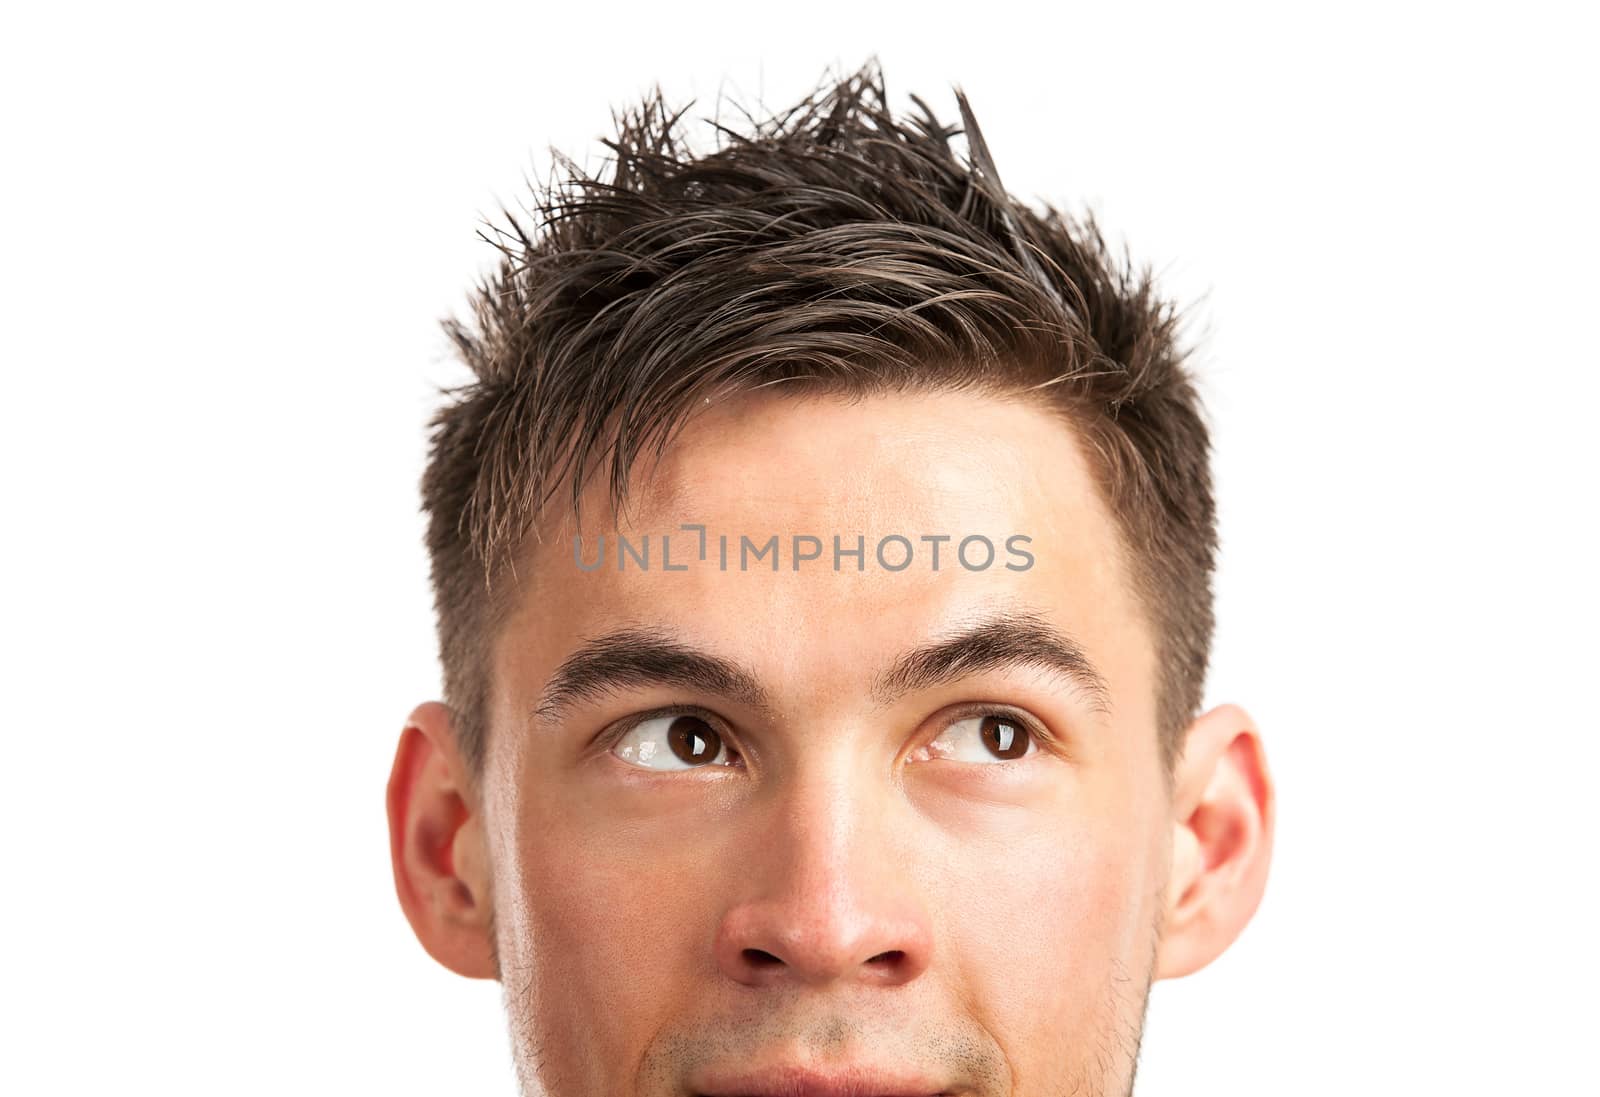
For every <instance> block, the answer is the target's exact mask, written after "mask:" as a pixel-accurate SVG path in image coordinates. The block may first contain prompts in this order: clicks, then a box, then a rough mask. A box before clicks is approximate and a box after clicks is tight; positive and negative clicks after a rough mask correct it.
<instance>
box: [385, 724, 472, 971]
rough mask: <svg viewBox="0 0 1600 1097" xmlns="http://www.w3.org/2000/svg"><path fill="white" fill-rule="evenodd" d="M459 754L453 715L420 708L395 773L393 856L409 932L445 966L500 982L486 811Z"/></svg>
mask: <svg viewBox="0 0 1600 1097" xmlns="http://www.w3.org/2000/svg"><path fill="white" fill-rule="evenodd" d="M475 800H476V796H475V795H474V793H473V791H472V787H471V784H470V783H469V781H468V780H467V770H466V767H465V765H464V764H463V762H462V759H461V756H460V753H459V752H458V750H457V749H456V735H455V727H454V725H453V723H452V721H451V718H450V710H449V709H448V708H447V707H445V706H444V705H442V704H439V703H438V702H436V701H430V702H428V703H426V704H423V705H419V706H418V707H417V709H416V710H415V711H414V712H412V714H411V716H410V718H409V719H408V720H407V721H406V726H405V730H404V731H402V732H401V733H400V745H399V747H398V748H397V749H396V750H395V755H394V769H393V771H391V772H390V774H389V794H388V806H389V857H390V859H391V860H392V861H393V863H394V886H395V890H396V891H397V892H398V893H399V896H400V907H401V909H402V910H404V911H405V914H406V918H407V920H409V921H410V923H411V929H412V931H413V932H415V933H416V935H417V940H419V941H421V942H422V947H423V948H424V949H426V950H427V951H428V955H429V956H432V957H433V958H434V959H435V960H437V961H439V963H441V964H443V965H444V966H445V967H447V968H449V969H450V970H451V971H454V972H456V973H457V974H460V975H466V976H469V977H471V978H475V979H494V978H498V977H499V971H498V965H497V963H496V961H495V951H494V928H493V927H494V922H493V903H492V901H491V897H490V890H489V883H490V878H489V870H488V865H489V863H488V858H487V857H486V856H485V844H484V835H483V818H482V812H481V810H480V809H479V808H478V806H477V805H476V803H475Z"/></svg>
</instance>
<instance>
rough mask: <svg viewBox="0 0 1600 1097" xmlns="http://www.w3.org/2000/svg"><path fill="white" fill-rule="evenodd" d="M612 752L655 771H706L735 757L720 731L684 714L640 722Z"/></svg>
mask: <svg viewBox="0 0 1600 1097" xmlns="http://www.w3.org/2000/svg"><path fill="white" fill-rule="evenodd" d="M611 751H612V753H613V754H615V755H616V756H617V757H619V758H621V759H622V760H623V761H625V762H628V763H630V764H631V765H635V766H638V767H640V768H641V769H655V770H685V769H705V768H706V767H707V766H708V765H710V764H711V763H712V762H714V761H715V760H716V759H717V758H719V757H724V756H728V755H730V754H731V752H730V751H729V750H728V749H727V748H726V747H725V746H723V743H722V736H721V735H720V734H719V733H718V732H717V729H716V728H714V727H712V726H711V724H710V723H709V722H708V721H706V720H704V719H702V718H700V717H699V716H695V715H693V714H692V713H684V712H673V713H666V714H663V715H661V716H650V717H646V718H645V719H643V720H640V721H639V722H638V723H637V724H634V725H633V726H632V727H630V728H628V730H627V731H625V732H623V734H622V736H621V737H620V738H619V739H618V740H617V743H616V745H615V746H613V747H612V748H611ZM723 764H724V765H726V764H728V763H726V762H724V763H723Z"/></svg>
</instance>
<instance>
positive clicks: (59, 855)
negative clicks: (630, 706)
mask: <svg viewBox="0 0 1600 1097" xmlns="http://www.w3.org/2000/svg"><path fill="white" fill-rule="evenodd" d="M1579 10H1580V9H1579V6H1578V5H1576V4H1573V5H1570V6H1568V7H1565V8H1558V7H1554V6H1548V5H1547V6H1530V5H1528V4H1518V5H1511V4H1504V5H1499V6H1493V7H1484V6H1476V5H1464V4H1452V5H1443V4H1441V5H1438V6H1431V7H1420V6H1407V5H1400V6H1396V5H1383V6H1378V5H1372V6H1364V5H1357V4H1348V3H1344V4H1339V5H1326V6H1323V7H1321V8H1318V9H1312V8H1310V7H1309V6H1305V7H1291V6H1289V5H1274V6H1262V7H1260V8H1255V9H1239V8H1230V9H1218V8H1209V7H1208V8H1205V9H1204V10H1202V8H1201V7H1200V6H1198V5H1172V6H1170V7H1147V6H1140V5H1130V4H1121V5H1116V6H1112V5H1109V4H1108V5H1104V6H1094V7H1089V6H1080V5H1072V4H1055V5H1048V6H1045V7H1040V8H1024V7H1023V6H1022V5H1020V4H1016V5H1013V4H1005V3H996V2H989V3H982V4H959V5H935V4H927V3H924V4H917V5H907V6H905V7H903V8H901V9H899V10H892V9H891V6H889V5H870V4H864V3H860V2H853V3H845V4H841V3H824V2H819V0H808V2H807V3H805V4H793V5H791V4H773V5H755V4H748V3H747V4H729V5H726V6H720V7H719V6H715V5H688V4H655V5H649V6H648V7H641V8H639V9H637V10H634V9H631V8H629V7H628V6H627V5H624V6H621V7H616V6H613V5H607V4H567V5H561V6H560V8H559V9H558V8H557V7H556V6H554V5H535V4H517V5H511V4H508V5H501V6H492V5H474V4H464V3H453V4H450V5H444V4H439V5H436V6H432V7H427V8H419V7H411V6H404V5H396V4H383V5H379V4H372V5H362V6H356V5H339V4H301V3H276V4H271V5H259V6H255V7H246V6H244V5H224V4H194V5H189V6H182V7H179V6H175V5H171V4H162V5H149V4H128V5H93V6H84V5H69V4H58V5H50V6H49V9H48V12H47V13H46V12H45V6H44V5H36V6H33V7H31V8H30V9H29V10H27V11H14V12H12V13H11V14H8V15H6V16H5V17H4V27H3V29H0V92H3V96H4V103H5V107H4V122H3V125H4V138H3V140H4V147H3V149H0V160H3V161H4V165H5V166H4V167H3V169H0V186H3V188H4V200H3V203H0V218H3V226H0V227H3V238H0V252H3V260H0V262H3V279H4V284H3V290H4V297H3V301H4V306H3V335H0V354H3V366H4V371H3V375H0V376H3V378H4V397H3V401H4V402H3V405H0V406H3V409H4V420H3V421H4V430H3V431H0V447H3V449H0V469H3V473H0V475H3V476H4V485H3V495H0V499H3V503H4V508H5V512H4V525H3V539H0V553H3V560H4V567H3V579H0V582H3V584H4V586H3V605H0V616H3V620H4V631H3V643H4V651H3V657H4V658H3V662H0V667H3V674H4V707H3V709H0V712H3V714H4V716H5V718H6V722H7V724H8V726H7V727H6V728H5V729H4V733H3V739H0V742H3V743H4V753H3V755H0V757H3V761H4V774H5V778H6V780H5V782H4V786H5V788H4V794H3V796H0V813H3V816H0V826H3V830H0V833H3V836H4V849H5V853H4V858H3V862H0V863H3V866H4V868H3V879H4V884H3V888H4V898H3V902H0V919H3V921H4V926H3V930H4V932H3V941H4V945H3V947H4V957H3V974H0V995H3V1000H0V1008H3V1011H4V1018H3V1020H4V1025H3V1030H0V1047H3V1049H4V1050H3V1051H0V1090H3V1091H4V1092H6V1093H9V1094H45V1093H48V1094H55V1093H60V1094H68V1093H71V1094H91V1093H112V1092H119V1093H123V1092H127V1093H152V1094H155V1093H160V1094H215V1093H228V1094H278V1093H286V1092H303V1093H316V1094H362V1093H374V1094H379V1093H381V1094H385V1095H387V1097H401V1095H406V1094H437V1093H443V1092H448V1093H459V1094H468V1093H471V1094H486V1095H487V1094H507V1095H510V1094H511V1093H512V1092H513V1084H512V1079H511V1073H510V1067H509V1051H508V1045H507V1041H506V1038H505V1034H504V1029H503V1019H502V1012H501V1007H500V1002H499V998H498V988H497V986H496V985H494V984H492V983H473V982H468V981H465V980H461V979H458V978H456V977H454V976H452V975H450V974H448V973H447V972H445V971H444V970H443V969H442V968H439V967H437V966H435V965H434V964H433V962H432V961H431V960H429V959H428V958H427V957H426V955H425V954H424V953H423V952H422V950H421V948H420V947H419V946H418V945H417V944H416V943H415V941H414V939H413V938H412V937H411V934H410V931H409V929H408V928H407V926H406V924H405V922H404V920H403V918H402V916H401V914H400V911H399V908H398V905H397V903H396V902H395V900H394V897H393V892H392V885H391V880H390V869H389V862H388V855H387V838H386V831H385V823H384V814H383V787H384V782H385V779H386V777H387V773H388V766H389V762H390V757H391V752H392V750H393V747H394V743H395V740H396V737H397V736H398V733H399V731H400V728H401V723H402V721H403V719H404V717H405V715H406V713H407V712H408V711H409V710H410V708H411V707H412V705H414V704H415V703H416V702H418V701H421V700H424V699H427V698H430V697H434V696H436V695H437V694H438V689H439V684H438V682H439V680H438V668H437V664H436V661H435V652H434V648H433V640H434V637H433V631H432V629H433V621H432V616H431V602H430V594H429V591H428V588H427V561H426V557H425V555H424V551H423V547H422V541H421V535H422V521H421V518H420V516H419V514H418V513H417V479H418V477H419V475H420V473H421V468H422V460H423V455H424V424H425V421H426V417H427V414H428V412H429V410H430V409H431V408H432V407H433V406H434V403H435V400H436V398H435V394H434V390H433V388H432V386H433V385H434V384H435V383H450V382H454V381H457V380H459V379H460V378H461V374H460V373H459V372H457V368H456V367H454V366H453V365H452V364H451V363H450V362H449V360H448V348H447V345H446V341H445V339H444V336H443V335H442V334H441V332H440V330H439V328H438V320H439V319H440V318H441V317H443V316H445V315H446V314H448V313H451V312H453V311H458V310H460V309H461V307H462V306H463V304H464V302H465V300H466V292H467V290H468V288H469V286H470V285H471V283H472V281H473V280H474V279H475V278H476V277H477V276H478V275H479V274H480V273H481V272H483V271H485V270H487V269H488V267H489V264H490V263H491V261H492V259H493V252H492V249H490V247H489V246H488V245H487V244H485V243H483V242H481V241H479V240H478V239H477V238H476V236H475V233H476V231H477V229H478V228H479V225H480V220H481V219H482V218H484V217H490V216H493V215H494V214H495V213H496V210H497V208H498V205H499V203H500V202H505V203H507V204H508V205H510V204H515V203H517V202H519V201H520V200H521V199H522V198H523V197H524V196H525V194H526V193H527V191H526V187H525V177H531V178H534V179H542V178H544V176H545V172H546V170H547V169H548V165H549V156H548V153H547V151H546V149H547V146H548V145H555V146H556V147H557V148H559V149H562V150H564V151H566V152H568V153H569V154H571V155H572V156H573V157H574V158H575V159H577V160H578V161H579V162H580V163H584V164H586V165H588V166H591V167H594V166H598V164H599V163H600V160H601V157H602V156H603V154H604V151H605V150H604V149H603V148H602V147H601V146H600V144H599V138H600V137H601V136H603V135H605V134H607V133H608V132H610V127H611V112H612V110H613V108H623V107H627V106H629V105H631V104H632V103H633V102H635V101H636V100H638V99H639V98H640V97H641V96H642V95H643V94H644V93H645V92H646V91H647V90H648V88H649V87H650V85H651V84H652V83H653V82H655V81H659V82H660V83H661V85H662V87H663V88H664V89H665V90H666V91H667V92H668V94H669V97H670V98H671V99H673V100H674V101H675V102H679V103H681V102H683V101H686V100H687V99H689V98H696V99H697V103H696V106H695V108H693V109H692V110H691V112H690V116H691V117H703V116H710V115H712V114H713V113H714V111H715V108H716V97H717V93H718V91H719V89H720V90H723V91H726V92H727V93H728V95H729V96H730V97H733V98H735V99H741V100H742V101H745V102H752V101H753V100H755V99H756V98H757V97H759V98H760V99H761V101H763V102H765V103H767V104H768V105H770V106H772V107H774V108H776V107H782V106H786V105H788V104H790V103H791V102H793V101H794V100H796V99H798V98H799V96H800V95H801V94H803V93H804V92H806V91H808V90H810V89H811V88H812V87H813V86H814V85H815V84H816V82H817V81H818V80H819V79H820V78H821V77H822V76H823V74H824V70H825V69H826V68H828V67H829V66H835V67H838V68H842V69H845V70H848V69H853V68H854V67H855V66H856V65H858V64H860V63H861V62H862V61H864V60H865V59H866V58H867V57H868V56H869V55H871V54H873V53H876V54H877V55H878V57H879V58H880V60H881V61H882V64H883V68H884V72H885V76H886V79H887V81H888V88H889V92H890V94H891V96H893V97H894V105H895V106H896V107H897V108H899V109H906V110H909V109H910V106H911V104H910V101H909V98H907V95H908V93H910V92H916V93H917V94H919V95H921V96H922V97H923V98H924V99H926V100H927V101H928V102H929V103H930V105H932V106H933V107H934V108H935V110H936V111H938V112H939V113H940V115H941V117H943V118H944V119H945V120H946V121H950V122H955V123H958V122H959V114H958V113H957V110H956V106H955V101H954V97H953V95H952V94H951V92H950V86H951V85H952V84H959V85H960V86H961V87H963V88H964V90H965V91H966V92H967V93H968V94H969V96H970V97H971V99H972V102H973V105H974V108H975V110H976V112H977V116H978V118H979V120H980V122H981V123H982V125H983V127H984V130H985V134H986V136H987V138H988V141H989V144H990V147H991V149H992V151H993V153H994V155H995V158H996V161H997V163H998V165H999V168H1000V170H1001V173H1002V176H1003V178H1004V180H1005V182H1006V184H1007V185H1008V187H1009V188H1010V189H1011V190H1012V191H1013V192H1014V193H1017V194H1018V195H1019V196H1022V197H1024V198H1025V199H1028V200H1041V199H1047V200H1050V201H1053V202H1056V203H1058V204H1062V205H1064V206H1066V207H1067V208H1068V209H1069V210H1073V211H1081V210H1082V209H1083V208H1084V205H1085V204H1089V205H1091V206H1092V207H1093V208H1094V209H1095V210H1096V211H1097V213H1098V214H1099V216H1100V217H1101V219H1102V221H1103V223H1104V225H1105V227H1106V228H1107V230H1108V232H1109V233H1110V235H1111V237H1112V239H1113V240H1115V241H1121V240H1126V241H1127V243H1128V244H1129V246H1130V248H1131V249H1132V252H1133V254H1134V256H1135V257H1136V258H1138V259H1141V260H1144V261H1148V262H1150V263H1151V264H1153V265H1154V266H1155V268H1156V269H1157V271H1158V272H1159V273H1160V274H1161V275H1162V277H1163V278H1164V285H1165V288H1166V290H1167V292H1169V293H1170V294H1172V295H1173V296H1176V297H1178V298H1179V299H1180V300H1184V301H1191V302H1195V301H1198V302H1199V304H1198V306H1197V308H1196V309H1195V312H1194V316H1195V321H1194V324H1193V325H1192V329H1191V330H1192V332H1193V334H1194V336H1195V339H1196V341H1197V342H1199V344H1200V349H1199V352H1198V355H1197V359H1196V361H1197V363H1198V365H1199V367H1200V368H1201V370H1202V371H1203V375H1204V393H1205V397H1206V399H1207V401H1208V403H1209V407H1210V409H1211V417H1212V421H1213V424H1214V427H1213V429H1214V432H1215V442H1216V470H1217V476H1218V480H1219V490H1220V506H1221V523H1222V536H1223V555H1222V565H1221V570H1220V574H1219V577H1218V583H1219V586H1218V614H1219V618H1220V627H1219V632H1218V635H1217V641H1216V651H1215V661H1214V670H1213V675H1212V678H1211V683H1210V688H1209V691H1208V695H1209V700H1210V701H1212V702H1217V701H1222V700H1234V701H1238V702H1241V703H1243V704H1244V705H1245V706H1246V707H1247V708H1248V709H1249V710H1250V711H1251V712H1252V714H1253V715H1255V716H1256V718H1257V719H1258V720H1259V722H1260V723H1261V725H1262V727H1263V729H1264V731H1265V733H1266V736H1267V744H1268V757H1269V760H1270V762H1271V764H1272V767H1273V770H1274V773H1275V775H1276V777H1277V780H1278V783H1279V794H1280V797H1281V817H1280V820H1279V831H1278V840H1277V849H1276V858H1275V862H1274V866H1273V869H1272V875H1271V879H1270V882H1269V885H1268V890H1267V895H1266V898H1265V901H1264V903H1263V905H1262V907H1261V909H1260V912H1259V914H1258V916H1257V918H1256V920H1255V922H1254V923H1252V924H1251V926H1250V927H1249V928H1248V929H1247V930H1246V931H1245V933H1244V935H1243V937H1242V938H1241V939H1240V940H1239V942H1238V943H1237V945H1236V946H1235V947H1234V949H1233V950H1232V951H1230V952H1229V953H1228V954H1226V955H1225V956H1223V957H1222V958H1221V959H1220V960H1219V961H1217V962H1216V963H1215V964H1214V965H1213V966H1212V967H1211V968H1209V969H1207V970H1205V971H1203V972H1201V973H1199V974H1197V975H1195V976H1192V977H1190V978H1188V979H1185V980H1181V981H1178V982H1174V983H1161V984H1157V986H1156V989H1155V991H1154V996H1153V999H1152V1004H1151V1009H1150V1017H1149V1025H1148V1028H1147V1031H1146V1038H1145V1051H1144V1056H1143V1060H1142V1067H1141V1077H1140V1086H1139V1093H1140V1094H1141V1095H1142V1097H1179V1095H1183V1097H1190V1095H1200V1094H1230V1095H1238V1094H1263V1095H1266V1094H1272V1095H1278V1094H1296V1095H1314V1094H1330V1095H1333V1094H1339V1095H1344V1094H1353V1093H1361V1094H1365V1093H1381V1094H1408V1095H1409V1094H1421V1093H1441V1094H1443V1093H1449V1094H1507V1093H1552V1094H1556V1093H1559V1094H1567V1093H1594V1092H1597V1083H1596V1071H1595V1068H1594V1065H1593V1056H1592V1049H1593V1043H1592V1035H1593V1031H1594V1027H1595V1023H1596V1021H1597V1010H1596V1008H1595V1006H1594V1000H1593V995H1594V992H1595V990H1596V983H1597V976H1600V963H1597V956H1596V946H1595V935H1594V931H1593V919H1594V909H1595V898H1596V894H1595V892H1596V888H1595V884H1594V866H1595V858H1594V852H1593V846H1594V839H1595V837H1596V827H1595V824H1594V816H1593V810H1592V804H1593V797H1592V793H1593V788H1594V778H1595V774H1596V764H1597V762H1600V750H1597V747H1596V739H1597V735H1600V726H1597V723H1600V722H1597V720H1596V716H1595V709H1594V696H1595V695H1594V683H1595V681H1596V679H1595V676H1594V673H1593V663H1594V657H1595V655H1596V644H1595V640H1594V636H1595V631H1596V623H1595V622H1596V612H1597V610H1600V604H1597V603H1600V599H1597V597H1596V583H1595V580H1594V577H1593V575H1594V570H1593V569H1594V560H1595V559H1597V558H1600V552H1597V548H1600V546H1597V545H1596V537H1595V533H1594V529H1593V519H1594V511H1595V503H1594V488H1593V480H1594V475H1595V471H1596V462H1595V458H1594V452H1595V450H1594V442H1593V436H1594V423H1595V410H1594V408H1595V405H1594V401H1595V398H1596V396H1597V395H1600V386H1597V382H1596V369H1597V366H1600V362H1597V360H1596V359H1597V355H1596V351H1595V345H1596V335H1595V325H1594V315H1595V313H1594V299H1595V291H1596V282H1597V279H1596V277H1595V267H1596V260H1597V256H1600V232H1597V217H1596V212H1595V210H1596V202H1595V195H1596V194H1597V193H1600V180H1597V178H1596V170H1595V166H1594V161H1593V154H1594V150H1595V137H1594V126H1595V105H1596V102H1597V101H1600V95H1597V87H1596V82H1597V81H1596V78H1595V76H1594V45H1595V36H1594V34H1593V28H1592V27H1588V26H1584V25H1581V20H1580V18H1579V15H1578V13H1579Z"/></svg>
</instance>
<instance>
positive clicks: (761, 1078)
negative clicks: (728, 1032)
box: [692, 1065, 956, 1097]
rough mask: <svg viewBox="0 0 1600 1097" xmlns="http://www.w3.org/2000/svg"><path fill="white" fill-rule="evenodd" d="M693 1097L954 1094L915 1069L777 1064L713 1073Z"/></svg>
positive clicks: (934, 1096)
mask: <svg viewBox="0 0 1600 1097" xmlns="http://www.w3.org/2000/svg"><path fill="white" fill-rule="evenodd" d="M692 1097H956V1093H955V1091H954V1090H951V1089H950V1088H948V1087H947V1086H944V1085H942V1084H940V1083H939V1082H936V1081H933V1080H932V1079H929V1078H927V1077H925V1076H922V1075H918V1074H917V1073H915V1072H914V1071H909V1070H904V1069H896V1068H883V1067H867V1066H856V1067H845V1068H842V1069H838V1068H836V1069H833V1070H829V1071H819V1070H814V1069H810V1068H806V1067H801V1066H793V1065H777V1066H772V1067H768V1068H766V1069H763V1070H758V1071H752V1070H749V1069H748V1068H747V1069H745V1070H743V1071H740V1072H739V1073H738V1074H723V1075H718V1074H713V1075H712V1076H711V1077H709V1078H707V1079H705V1080H704V1081H701V1082H700V1083H699V1084H698V1085H697V1086H696V1087H695V1088H694V1090H693V1091H692Z"/></svg>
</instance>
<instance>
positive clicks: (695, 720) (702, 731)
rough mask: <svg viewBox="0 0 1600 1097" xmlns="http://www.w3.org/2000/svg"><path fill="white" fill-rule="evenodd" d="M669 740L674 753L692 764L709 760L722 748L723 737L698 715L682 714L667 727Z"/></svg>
mask: <svg viewBox="0 0 1600 1097" xmlns="http://www.w3.org/2000/svg"><path fill="white" fill-rule="evenodd" d="M667 742H668V743H669V744H670V745H671V747H672V753H674V754H676V755H677V756H678V757H679V758H681V759H683V760H684V761H685V762H688V763H689V764H690V765H699V764H701V763H702V762H709V761H711V759H713V758H715V757H716V756H717V752H718V751H720V750H721V749H722V739H721V738H720V737H719V736H718V735H717V733H716V732H715V731H714V730H712V728H711V725H710V724H708V723H706V722H705V721H704V720H702V719H700V717H698V716H680V717H678V718H677V719H676V720H674V721H672V726H671V727H669V728H668V729H667Z"/></svg>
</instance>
